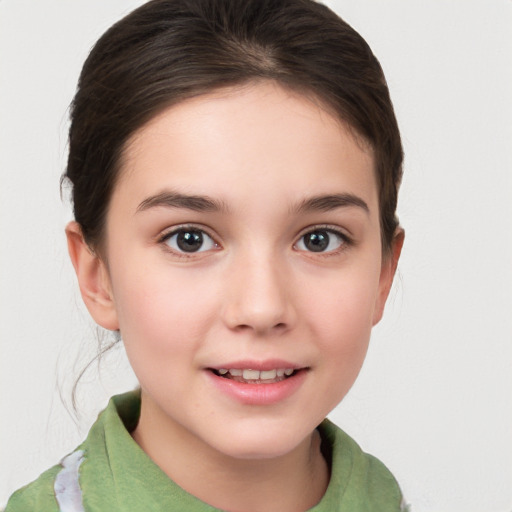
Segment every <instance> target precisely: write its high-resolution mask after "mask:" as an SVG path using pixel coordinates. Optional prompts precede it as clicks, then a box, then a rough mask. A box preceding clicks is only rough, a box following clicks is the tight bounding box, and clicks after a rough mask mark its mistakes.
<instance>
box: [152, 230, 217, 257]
mask: <svg viewBox="0 0 512 512" xmlns="http://www.w3.org/2000/svg"><path fill="white" fill-rule="evenodd" d="M162 241H163V242H164V243H165V244H167V245H168V246H169V247H170V248H171V249H173V250H174V251H176V252H186V253H193V252H204V251H209V250H211V249H215V248H216V247H217V244H216V243H215V241H214V240H213V239H212V237H211V236H209V235H207V234H206V233H205V232H204V231H202V230H201V229H194V228H181V229H177V230H175V231H173V232H172V233H170V234H168V235H166V236H165V237H164V239H163V240H162Z"/></svg>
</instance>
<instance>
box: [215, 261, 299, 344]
mask: <svg viewBox="0 0 512 512" xmlns="http://www.w3.org/2000/svg"><path fill="white" fill-rule="evenodd" d="M227 272H228V276H227V278H226V279H227V280H228V282H229V285H228V286H226V290H227V294H226V296H225V301H224V304H223V317H224V321H225V323H226V325H227V326H228V327H229V328H230V329H233V330H237V331H244V330H245V331H252V332H254V333H255V334H258V335H264V334H270V333H273V334H277V333H282V332H285V331H288V330H289V329H290V328H291V327H293V325H294V323H295V321H296V318H297V315H296V310H295V307H294V301H293V295H294V294H293V290H292V282H291V279H290V272H289V271H288V270H287V268H286V264H285V263H284V262H282V261H280V260H279V258H278V257H277V256H276V255H273V254H269V253H265V252H263V251H259V252H258V253H255V252H252V253H250V254H247V253H245V255H244V256H241V257H240V258H239V259H238V261H237V262H236V263H234V264H233V265H231V266H230V268H229V269H228V270H227Z"/></svg>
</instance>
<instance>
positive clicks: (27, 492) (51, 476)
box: [5, 465, 62, 512]
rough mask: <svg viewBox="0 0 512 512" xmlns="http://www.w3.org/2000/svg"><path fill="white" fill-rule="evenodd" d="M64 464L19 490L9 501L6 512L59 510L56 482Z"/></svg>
mask: <svg viewBox="0 0 512 512" xmlns="http://www.w3.org/2000/svg"><path fill="white" fill-rule="evenodd" d="M61 469H62V466H60V465H56V466H53V467H52V468H50V469H48V470H47V471H45V472H44V473H43V474H41V475H40V476H39V478H38V479H37V480H34V481H33V482H32V483H30V484H28V485H26V486H25V487H22V488H21V489H19V490H17V491H16V492H15V493H14V494H13V495H12V496H11V497H10V498H9V501H8V502H7V508H6V509H5V512H27V511H29V510H30V511H31V512H58V511H59V506H58V504H57V500H56V499H55V491H54V483H55V478H56V477H57V474H58V473H59V471H60V470H61Z"/></svg>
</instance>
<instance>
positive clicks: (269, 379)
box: [211, 368, 301, 384]
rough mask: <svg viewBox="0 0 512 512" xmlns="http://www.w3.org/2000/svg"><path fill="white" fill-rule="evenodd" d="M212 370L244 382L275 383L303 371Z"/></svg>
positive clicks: (219, 374) (227, 377)
mask: <svg viewBox="0 0 512 512" xmlns="http://www.w3.org/2000/svg"><path fill="white" fill-rule="evenodd" d="M211 371H212V372H213V373H214V374H215V375H217V376H219V377H223V378H225V379H230V380H234V381H236V382H241V383H244V384H273V383H276V382H281V381H283V380H286V379H288V378H290V377H293V376H294V375H295V374H297V372H299V371H301V370H300V369H299V370H296V369H293V368H275V369H273V370H261V371H260V370H252V369H250V368H244V369H241V368H230V369H226V368H219V369H218V370H217V369H214V368H211Z"/></svg>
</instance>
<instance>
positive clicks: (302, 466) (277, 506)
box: [132, 400, 329, 512]
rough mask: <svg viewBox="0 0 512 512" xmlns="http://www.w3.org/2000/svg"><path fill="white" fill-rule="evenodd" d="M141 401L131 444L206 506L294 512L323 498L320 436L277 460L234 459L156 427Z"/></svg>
mask: <svg viewBox="0 0 512 512" xmlns="http://www.w3.org/2000/svg"><path fill="white" fill-rule="evenodd" d="M144 402H145V401H144V400H143V401H142V410H141V417H140V420H139V424H138V426H137V428H136V429H135V431H134V432H133V434H132V435H133V438H134V440H135V441H136V442H137V443H138V444H139V445H140V446H141V448H142V449H143V450H144V451H145V452H146V453H147V454H148V456H149V457H150V458H151V459H152V460H153V461H154V462H155V463H156V464H157V465H158V466H159V467H160V468H161V469H162V470H163V471H164V472H165V473H166V474H167V476H169V477H170V478H171V479H172V480H173V481H174V482H175V483H176V484H178V485H179V486H180V487H182V488H183V489H184V490H186V491H187V492H188V493H190V494H192V495H194V496H196V497H197V498H199V499H200V500H202V501H204V502H206V503H208V504H209V505H212V506H214V507H216V508H220V509H222V510H227V511H230V512H274V511H275V512H277V511H279V512H298V511H306V510H309V509H310V508H311V507H313V506H314V505H316V504H317V503H318V502H319V501H320V500H321V498H322V496H323V495H324V493H325V490H326V488H327V484H328V480H329V474H328V473H329V471H328V467H327V464H326V462H325V460H324V458H323V456H322V454H321V450H320V444H321V439H320V435H319V433H318V431H316V430H315V431H313V432H312V433H311V435H309V436H308V437H307V438H306V439H304V440H303V441H302V443H300V445H299V446H297V447H296V448H295V449H294V450H292V451H291V452H290V453H286V454H284V455H281V456H279V457H274V458H265V459H249V460H246V459H238V458H233V457H230V456H228V455H226V454H223V453H220V452H218V451H216V450H215V449H214V448H213V447H211V446H209V445H206V444H205V443H203V442H202V441H201V440H200V439H197V438H196V437H195V436H193V435H192V434H190V432H188V431H186V430H185V429H183V428H181V427H180V426H177V425H174V426H173V428H169V425H168V424H167V425H159V424H158V422H157V421H155V418H154V416H152V415H151V414H150V411H148V410H145V406H144ZM198 454H200V456H198Z"/></svg>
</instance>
